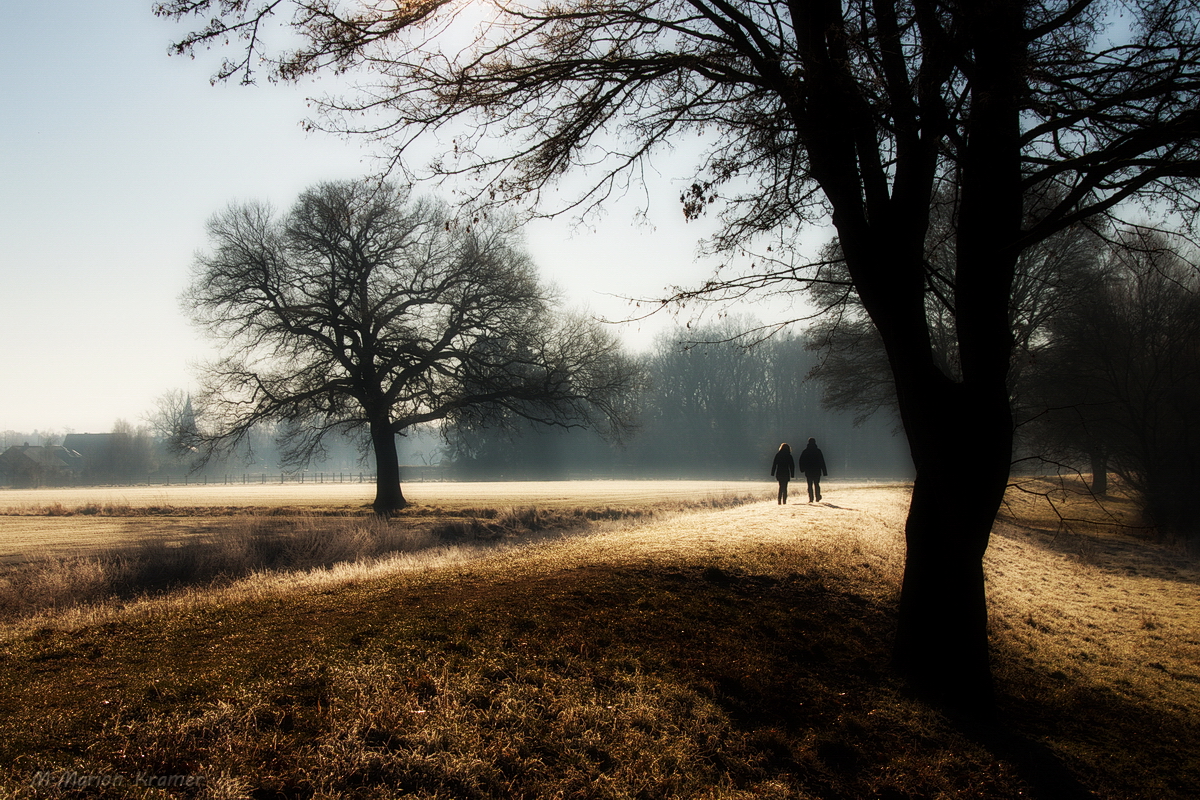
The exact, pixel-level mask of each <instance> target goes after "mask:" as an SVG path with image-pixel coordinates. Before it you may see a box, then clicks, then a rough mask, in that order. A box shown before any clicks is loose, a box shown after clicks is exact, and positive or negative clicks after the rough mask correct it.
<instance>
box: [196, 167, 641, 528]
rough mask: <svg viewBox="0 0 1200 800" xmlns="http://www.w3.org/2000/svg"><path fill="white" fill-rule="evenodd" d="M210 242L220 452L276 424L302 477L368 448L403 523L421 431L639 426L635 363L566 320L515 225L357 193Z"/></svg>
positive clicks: (214, 438)
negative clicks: (329, 445) (325, 450)
mask: <svg viewBox="0 0 1200 800" xmlns="http://www.w3.org/2000/svg"><path fill="white" fill-rule="evenodd" d="M208 231H209V237H210V239H211V249H210V250H209V251H208V252H205V253H201V254H200V255H198V256H197V260H196V268H195V277H194V281H193V283H192V285H191V287H190V288H189V289H188V291H187V292H186V293H185V296H184V304H185V306H186V308H187V309H188V311H189V313H190V314H191V315H192V317H193V319H194V320H195V321H196V322H197V323H198V324H200V325H201V326H202V327H203V328H204V329H206V330H207V331H208V332H209V333H210V334H211V335H212V336H213V337H214V338H216V339H217V340H219V341H220V342H222V344H223V348H224V351H225V352H224V357H223V358H222V359H220V360H219V361H217V362H215V363H212V364H210V365H208V366H207V367H206V369H205V371H204V373H203V378H202V380H203V383H204V387H205V388H204V391H203V393H202V394H201V397H200V406H201V414H202V419H203V420H204V422H205V425H204V426H203V427H202V428H201V429H200V430H199V431H197V435H198V436H199V437H200V439H201V440H202V443H203V444H204V445H206V447H207V452H209V453H211V452H214V451H215V450H216V449H218V448H225V449H229V448H232V447H234V446H236V445H237V444H238V443H239V442H241V441H243V440H245V438H246V437H247V436H248V435H249V434H250V432H251V431H252V430H253V429H254V428H255V426H256V425H258V424H260V423H263V422H268V421H275V422H282V423H285V424H283V425H281V426H280V430H281V431H282V432H283V436H284V439H285V448H284V451H283V453H284V457H285V460H286V461H289V462H291V463H294V464H303V463H305V462H307V461H308V460H309V459H310V458H311V457H312V455H313V454H314V453H315V452H316V451H318V450H319V449H320V447H321V442H322V440H323V439H324V437H325V436H326V435H327V434H329V433H331V432H333V431H341V432H344V433H351V434H356V433H359V432H364V431H365V432H366V433H367V435H369V443H370V447H371V449H372V451H373V452H374V454H375V466H376V472H377V486H376V496H375V503H374V508H375V511H376V513H378V514H380V515H387V514H389V513H391V512H393V511H396V510H397V509H399V508H402V507H403V506H404V505H405V500H404V495H403V492H402V491H401V488H400V468H399V462H398V457H397V449H396V436H397V435H399V434H403V433H404V432H405V431H407V430H408V429H409V428H411V427H412V426H414V425H419V424H422V423H431V422H435V421H438V420H447V419H450V420H453V419H455V418H465V417H469V418H470V419H472V420H473V421H475V422H477V423H480V424H488V423H493V424H503V423H504V422H505V420H507V419H510V418H512V417H514V416H515V417H518V418H521V419H527V420H533V421H535V422H541V423H546V424H551V425H561V426H575V425H607V426H612V427H615V428H619V427H620V426H622V425H623V424H624V412H623V397H624V396H625V394H626V393H627V392H628V391H629V390H630V389H631V387H632V386H633V385H634V383H635V381H636V370H635V369H634V367H633V365H632V362H631V361H629V360H628V359H627V358H625V356H624V355H623V354H622V351H621V350H620V347H619V344H618V342H617V341H616V340H615V339H614V337H612V336H611V335H610V334H609V333H608V332H606V331H603V330H601V329H600V328H599V325H598V323H593V322H591V321H589V320H585V319H582V318H580V317H577V316H571V315H568V314H564V313H562V312H560V311H559V310H558V309H557V308H556V305H555V303H554V298H553V295H552V294H551V293H550V292H549V291H548V290H547V289H546V287H544V286H543V285H542V284H541V283H540V281H539V280H538V278H537V274H536V272H535V270H534V267H533V264H532V263H531V262H530V260H529V258H528V257H527V256H526V255H525V254H524V252H523V251H522V250H521V249H520V248H519V247H518V246H517V242H516V241H515V237H514V234H512V233H511V232H510V231H508V230H506V229H505V228H504V227H503V226H500V225H495V224H491V223H489V222H488V221H487V220H485V219H476V220H474V221H473V222H472V223H471V224H470V225H459V224H456V223H455V222H454V220H453V218H452V217H451V216H450V215H449V213H448V210H447V208H445V207H444V206H442V205H439V204H437V203H433V202H430V201H423V200H415V199H412V198H411V197H410V196H409V190H408V189H407V188H404V187H398V186H393V185H389V184H382V185H380V184H379V183H376V182H373V181H357V182H351V181H346V182H337V183H327V184H322V185H320V186H317V187H315V188H313V189H310V190H308V191H305V192H303V193H302V194H301V195H300V198H299V199H298V200H297V201H296V204H295V206H294V207H293V208H292V210H291V211H290V212H289V213H287V214H285V215H277V214H275V213H273V212H272V211H271V209H270V208H268V207H266V206H263V205H260V204H246V205H237V206H231V207H230V208H229V209H227V210H226V211H225V212H223V213H221V214H218V215H216V216H214V217H213V218H212V220H211V221H210V222H209V226H208Z"/></svg>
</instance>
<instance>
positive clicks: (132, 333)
mask: <svg viewBox="0 0 1200 800" xmlns="http://www.w3.org/2000/svg"><path fill="white" fill-rule="evenodd" d="M150 9H151V2H150V0H58V1H57V2H54V3H42V2H35V1H34V0H25V1H24V2H22V0H5V2H3V3H2V4H0V77H2V85H0V108H2V109H3V111H2V114H3V117H2V120H3V128H2V131H3V132H2V134H0V137H2V138H0V175H3V191H2V192H0V298H2V300H3V301H2V305H0V376H2V379H3V387H4V388H3V391H2V392H0V431H4V430H17V431H32V430H34V429H37V430H42V431H45V430H52V431H58V432H65V431H77V432H98V431H106V430H109V429H110V428H111V427H112V424H113V422H114V421H115V420H116V419H118V418H122V419H126V420H129V421H130V422H134V423H135V424H136V423H138V421H139V420H140V418H141V417H142V415H144V414H145V413H147V412H148V411H149V410H150V409H151V408H152V406H153V402H154V399H155V398H156V397H158V396H159V395H161V394H162V393H163V392H165V391H167V390H171V389H176V388H182V389H189V388H191V385H192V377H191V376H192V370H191V364H192V363H193V362H195V361H197V360H199V359H203V358H205V357H207V356H209V355H211V354H212V352H213V349H212V346H211V344H210V343H208V342H206V341H203V340H200V339H198V337H197V334H196V333H195V331H193V330H192V329H191V328H190V326H189V325H188V323H187V322H186V320H185V318H184V317H183V315H182V313H181V311H180V309H179V305H178V301H177V297H178V295H179V293H180V291H182V289H183V288H184V285H185V283H186V281H187V278H188V269H189V267H190V264H191V261H192V257H193V254H194V253H195V252H196V250H197V249H200V248H203V247H204V246H205V237H204V222H205V220H206V219H207V218H208V217H209V216H210V215H211V214H213V213H214V212H216V211H218V210H220V209H222V208H224V207H225V206H226V205H227V204H228V203H229V202H231V201H236V200H249V199H265V200H269V201H271V202H272V203H273V204H274V205H276V206H277V207H282V208H286V207H287V206H289V205H290V204H291V202H292V200H293V199H294V198H295V196H296V194H297V193H298V192H299V191H300V190H302V189H303V188H305V187H306V186H309V185H311V184H313V183H316V182H318V181H321V180H326V179H333V178H349V177H356V176H358V175H362V174H365V173H367V172H369V171H370V170H371V169H372V166H373V165H372V163H371V161H370V159H369V158H368V154H367V152H366V151H365V150H363V149H362V147H361V146H360V145H359V144H358V143H355V142H346V141H344V140H341V139H337V138H334V137H330V136H326V135H322V134H306V133H304V132H303V131H302V130H301V128H300V124H299V123H300V121H301V120H302V119H303V118H304V117H305V116H306V114H307V113H308V112H307V109H306V105H305V98H306V96H308V95H311V94H320V93H322V90H320V89H314V88H313V87H290V86H272V85H270V84H266V83H264V84H263V85H261V86H256V87H241V86H236V85H228V86H215V87H214V86H210V84H209V81H208V78H209V75H210V74H211V72H212V67H213V65H214V64H215V63H216V61H217V59H218V56H216V55H215V54H209V55H208V56H202V57H201V58H199V59H197V60H194V61H193V60H190V59H187V58H180V57H170V56H168V55H167V48H168V45H169V44H170V42H171V41H172V40H173V38H176V37H178V36H179V34H180V33H181V30H182V29H181V28H180V27H178V26H176V25H175V24H173V23H171V22H167V21H163V20H159V19H156V18H155V17H154V16H153V15H152V14H151V11H150ZM678 195H679V188H678V186H677V185H674V184H672V183H670V182H669V181H664V184H663V186H662V187H659V188H658V189H656V190H655V192H654V193H652V194H651V197H650V204H651V208H650V216H649V224H642V225H636V224H635V223H634V221H633V218H632V208H616V209H613V210H611V211H610V212H609V213H607V214H606V215H605V216H604V218H603V219H601V220H599V221H597V222H596V224H595V225H593V226H590V227H589V228H588V229H586V230H580V229H575V228H571V227H569V226H568V225H567V224H565V223H557V222H554V223H538V224H537V225H536V226H533V227H531V228H530V230H529V243H530V248H531V250H532V251H533V253H534V255H535V258H536V259H537V261H538V264H539V266H540V267H541V270H542V273H543V275H544V276H545V277H546V278H548V279H549V280H552V281H554V282H555V283H557V284H559V285H560V286H561V287H562V289H563V290H564V291H565V293H566V295H567V297H568V300H569V302H570V303H571V304H572V305H574V306H584V307H587V308H588V309H590V310H591V311H592V312H594V313H596V314H598V315H605V316H621V315H622V314H624V313H625V312H626V310H627V306H626V304H625V303H623V302H621V301H616V300H612V299H610V298H608V297H607V296H606V295H607V294H621V295H631V296H644V295H655V294H657V293H658V292H660V291H661V290H662V288H663V287H664V286H666V285H668V284H673V283H681V282H683V283H686V282H695V281H698V280H700V279H702V278H703V277H706V276H707V275H708V274H709V273H710V272H711V266H705V265H702V264H697V263H696V262H695V261H694V259H693V257H692V256H693V251H694V246H695V239H696V237H697V236H698V235H699V233H700V231H699V229H698V228H696V227H694V226H685V225H684V224H683V223H682V215H681V213H680V211H679V208H678V205H677V197H678ZM664 325H665V321H658V320H655V321H652V322H650V323H645V324H642V325H640V326H639V325H630V326H623V327H622V328H621V331H622V335H624V336H626V340H627V341H628V342H629V343H630V345H631V346H632V347H634V348H636V349H644V348H646V347H648V346H649V344H650V342H651V341H652V335H653V333H654V332H655V331H657V330H659V329H661V328H662V327H663V326H664Z"/></svg>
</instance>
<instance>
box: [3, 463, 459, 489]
mask: <svg viewBox="0 0 1200 800" xmlns="http://www.w3.org/2000/svg"><path fill="white" fill-rule="evenodd" d="M448 472H449V470H448V469H447V468H445V467H441V466H432V467H428V466H424V465H411V466H401V467H400V480H401V481H404V482H407V483H421V482H429V481H445V480H448V479H449V478H448ZM7 477H8V476H2V475H0V487H3V486H10V485H11V488H28V489H33V488H41V487H47V488H48V487H54V486H235V485H237V486H241V485H245V486H248V485H251V484H260V485H265V484H269V483H270V484H304V483H312V484H322V483H366V484H373V483H375V473H374V472H361V471H360V472H354V471H346V470H341V471H331V470H325V471H308V470H305V471H303V472H292V473H288V472H243V473H240V474H239V473H221V474H214V473H203V474H199V475H193V474H190V473H180V474H175V475H172V474H170V473H158V472H156V473H152V474H150V475H147V476H146V477H145V478H138V479H133V478H127V479H124V480H110V481H105V482H103V483H101V482H93V481H87V480H84V479H83V478H82V476H79V475H57V476H51V477H45V478H43V479H42V480H39V481H12V482H11V484H10V482H9V481H8V480H5V478H7Z"/></svg>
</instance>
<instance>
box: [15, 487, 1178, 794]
mask: <svg viewBox="0 0 1200 800" xmlns="http://www.w3.org/2000/svg"><path fill="white" fill-rule="evenodd" d="M334 486H335V488H336V489H337V490H338V491H339V492H340V491H343V490H345V489H348V488H351V487H345V486H338V485H334ZM211 488H213V489H214V490H218V489H220V488H221V487H211ZM241 488H242V487H237V490H238V491H240V490H241ZM246 488H247V489H254V488H258V487H246ZM269 488H270V487H269ZM274 488H275V489H279V488H280V487H274ZM284 488H286V489H288V491H289V492H291V490H292V489H293V487H291V486H288V487H284ZM307 488H310V489H311V488H312V487H307ZM192 489H193V490H195V489H196V487H192ZM358 489H359V494H358V495H353V494H352V493H350V492H346V493H345V494H338V495H336V496H327V495H324V494H322V495H320V499H319V500H311V501H306V500H305V499H304V497H303V495H300V494H288V495H287V496H284V495H271V496H268V495H266V494H254V495H251V494H244V495H239V494H238V493H237V491H233V487H230V491H229V492H228V493H227V494H225V495H221V494H219V493H218V492H217V491H214V492H213V493H212V494H211V495H208V496H207V498H206V499H207V502H206V500H205V499H204V495H203V494H202V493H199V492H194V493H190V494H179V495H173V496H170V497H164V496H163V495H162V493H161V489H158V494H154V495H151V494H147V495H145V496H135V495H132V494H130V493H128V492H126V493H125V494H121V495H113V496H112V497H101V496H99V495H96V494H93V495H88V496H84V495H79V496H78V497H74V496H73V497H70V498H66V499H62V498H59V497H56V498H55V500H54V501H53V502H56V503H61V508H53V507H52V506H51V505H50V504H47V503H43V502H41V501H40V500H38V499H37V498H36V497H34V498H33V499H29V498H21V499H20V500H19V501H14V500H13V498H16V497H17V494H16V493H7V492H6V493H3V494H0V531H4V534H3V536H0V541H2V542H3V546H4V548H6V549H5V551H4V552H5V553H6V554H7V556H6V558H7V567H6V568H5V569H6V570H7V571H6V572H0V576H3V577H2V578H0V583H3V582H7V584H6V585H7V586H8V587H9V590H10V591H9V592H8V595H7V596H8V597H10V600H9V601H8V602H7V605H3V606H0V608H2V609H3V611H4V614H5V616H4V618H3V633H2V635H0V797H24V796H32V797H58V796H77V795H78V794H80V793H81V791H82V792H84V793H86V794H88V795H89V796H101V797H131V796H136V797H168V796H170V797H179V796H186V797H211V798H243V797H245V798H259V797H288V798H298V797H398V796H405V797H414V798H508V797H527V798H541V797H564V798H566V797H589V798H590V797H595V798H619V797H644V798H668V797H679V798H697V797H703V798H739V799H742V798H744V799H746V800H749V798H762V797H766V798H772V797H776V798H826V797H839V798H927V797H940V798H980V797H985V798H1015V797H1035V798H1053V799H1054V800H1057V799H1058V798H1069V797H1098V798H1129V799H1130V800H1132V799H1133V798H1180V799H1182V798H1189V797H1195V796H1198V795H1200V755H1198V753H1200V747H1198V745H1200V723H1198V722H1197V720H1198V719H1200V570H1197V568H1196V565H1195V563H1194V562H1191V561H1189V560H1187V559H1186V558H1185V557H1184V556H1182V555H1181V554H1179V553H1177V552H1175V551H1173V550H1170V549H1168V548H1163V547H1161V546H1158V545H1155V544H1153V543H1150V542H1148V541H1146V540H1145V539H1144V538H1143V535H1144V533H1145V532H1144V531H1142V530H1141V529H1139V528H1137V527H1136V525H1137V520H1136V517H1135V515H1134V514H1133V513H1132V511H1131V506H1130V504H1129V503H1128V502H1127V501H1124V500H1122V499H1121V498H1119V497H1115V498H1111V499H1108V500H1106V501H1105V503H1104V504H1103V505H1100V504H1097V503H1096V502H1094V501H1093V500H1092V499H1091V498H1090V497H1089V496H1087V495H1086V494H1083V493H1081V492H1079V491H1078V487H1077V486H1075V485H1073V484H1072V485H1064V484H1056V483H1054V482H1050V481H1030V482H1028V483H1027V484H1026V485H1025V487H1024V489H1020V488H1017V489H1013V490H1011V491H1010V496H1009V503H1008V504H1007V505H1006V507H1005V509H1004V512H1003V514H1002V517H1001V519H1000V521H999V522H998V523H997V525H996V528H995V531H994V535H993V541H992V545H991V548H990V550H989V555H988V558H987V563H986V567H987V571H988V582H989V596H990V600H991V609H992V614H991V629H992V639H993V658H994V664H995V671H996V676H997V683H998V691H999V704H1000V710H1001V714H1002V718H1003V720H1004V722H1005V726H1004V727H1003V728H1002V729H992V728H986V729H985V728H980V727H978V726H972V725H969V724H963V723H961V722H955V721H953V720H950V719H947V718H946V717H944V716H942V715H941V714H939V713H938V712H937V711H936V710H933V709H930V708H927V707H925V706H923V705H921V704H919V703H917V702H915V701H913V700H912V699H910V698H909V697H907V696H906V694H905V693H904V691H903V687H902V686H900V685H898V684H897V683H896V682H895V680H894V679H893V678H892V677H891V676H890V674H889V671H888V665H887V660H888V648H889V641H890V636H891V633H892V629H893V627H894V624H895V606H896V601H897V597H898V591H899V583H900V576H901V573H902V569H903V532H902V529H903V520H904V515H905V511H906V503H907V497H908V489H907V487H906V486H903V485H861V484H860V485H847V484H838V483H831V484H830V485H829V486H828V488H827V491H826V495H827V496H826V502H824V503H821V504H816V505H809V504H805V503H795V502H793V503H792V504H791V505H787V506H779V505H776V503H775V502H774V500H773V499H768V498H773V495H774V492H773V485H767V484H747V483H733V484H694V483H682V482H680V483H659V482H597V483H594V484H593V483H574V482H572V483H567V482H563V483H557V484H507V485H506V484H413V485H411V486H406V487H405V491H406V495H407V496H408V497H409V499H410V501H413V503H414V506H413V507H412V508H410V509H408V510H406V511H405V512H404V513H403V514H402V515H400V516H399V517H397V518H396V519H393V520H391V521H390V522H388V523H380V522H378V521H374V520H372V519H371V518H370V517H369V515H367V514H365V512H364V509H363V508H362V506H363V504H364V503H369V501H370V491H369V489H370V487H358ZM426 490H429V493H428V494H426V493H425V492H426ZM84 491H86V490H84ZM1030 491H1035V492H1037V493H1036V494H1031V493H1030ZM135 498H137V499H135ZM1048 501H1053V504H1054V505H1053V506H1051V505H1050V504H1049V502H1048ZM139 503H140V505H139ZM93 506H98V507H99V510H95V509H93V508H92V507H93ZM105 506H108V508H107V510H106V509H105ZM5 508H7V509H9V511H8V515H3V510H4V509H5ZM38 509H41V510H38ZM80 509H85V510H83V511H80ZM180 509H185V510H184V511H180ZM204 509H207V511H205V510H204ZM80 520H82V521H86V522H88V523H96V526H97V527H96V528H95V529H94V530H91V531H90V533H88V534H86V535H85V534H84V533H78V534H77V535H78V537H79V538H78V544H79V546H80V547H82V548H83V549H84V550H85V551H86V552H84V553H81V554H79V555H78V556H69V555H68V552H69V541H70V539H71V536H72V533H71V528H70V527H69V524H70V523H71V522H72V521H80ZM214 520H216V521H217V522H216V523H214V522H213V521H214ZM23 521H32V522H31V523H30V524H36V523H42V524H43V525H44V526H46V527H44V528H43V529H42V533H41V534H40V535H41V536H42V538H43V540H46V539H53V540H54V541H55V542H57V543H58V544H57V545H55V548H54V549H53V552H49V551H45V550H43V551H40V555H38V556H37V557H36V558H34V557H33V556H32V555H30V553H28V552H25V553H24V554H22V548H24V547H26V545H27V544H28V543H29V542H31V541H32V540H31V539H29V538H25V539H22V538H21V537H22V536H26V537H28V536H29V534H28V533H27V532H26V533H22V532H21V531H20V530H19V525H15V526H14V527H9V525H10V523H21V522H23ZM130 521H137V522H138V524H139V525H140V524H143V523H144V527H141V528H137V529H136V530H135V529H133V528H128V527H122V526H124V525H125V524H126V523H128V522H130ZM58 523H62V524H63V525H65V526H67V527H63V528H54V525H55V524H58ZM218 523H221V524H225V523H228V524H227V526H226V527H223V528H220V527H218V528H205V527H204V526H205V525H213V524H218ZM105 524H107V525H108V526H109V528H108V534H107V537H108V538H107V541H108V543H109V544H111V546H112V549H113V551H114V553H115V555H113V554H110V556H109V557H106V556H105V555H104V553H105V548H104V546H103V545H104V543H105V536H106V535H105V534H103V533H102V532H101V531H102V530H103V526H104V525H105ZM189 526H191V527H189ZM30 530H33V529H30ZM156 530H157V531H159V534H157V535H158V536H160V538H161V539H162V540H163V541H160V542H157V543H155V542H154V541H151V542H150V543H147V541H146V537H150V538H151V539H153V538H154V536H155V535H156V534H155V531H156ZM223 538H233V539H237V540H238V541H239V542H240V544H238V546H237V547H235V548H227V549H226V550H222V551H221V553H222V556H221V557H222V558H224V559H225V560H224V561H221V560H220V559H217V558H216V556H215V555H214V553H215V552H216V549H219V548H220V547H223V546H224V545H222V544H221V540H222V539H223ZM164 542H165V544H164ZM330 542H333V543H334V544H330ZM43 543H44V542H43ZM268 544H269V546H268ZM335 545H336V546H335ZM322 547H324V548H325V550H324V551H322V550H321V548H322ZM183 552H187V553H190V554H191V561H188V562H187V563H188V564H191V565H192V566H191V567H189V569H192V571H191V572H188V571H187V570H182V571H181V568H180V567H179V562H178V558H177V557H178V555H179V554H180V553H183ZM139 554H140V555H139ZM301 556H303V557H301ZM138 558H141V559H142V560H143V561H145V567H144V569H143V571H142V572H137V571H134V572H126V573H122V572H121V570H122V569H126V570H127V571H128V569H129V568H128V566H127V565H128V564H129V563H132V562H135V561H137V559H138ZM259 558H262V559H267V560H265V561H255V559H259ZM38 559H41V560H42V561H43V562H44V563H45V565H48V566H42V567H39V566H38V562H37V560H38ZM172 559H176V560H175V561H173V560H172ZM205 559H208V560H207V561H206V560H205ZM271 559H274V560H271ZM197 564H209V565H210V566H211V565H213V564H215V565H217V567H216V568H215V569H209V570H208V571H205V570H203V569H200V568H199V567H197V566H196V565H197ZM55 565H56V566H55ZM89 565H90V566H89ZM122 565H125V566H122ZM155 565H157V570H158V572H155ZM247 565H249V566H250V568H249V569H246V567H247ZM39 569H41V573H38V570H39ZM164 570H165V571H166V572H170V573H171V574H173V575H175V578H174V579H173V580H171V581H158V582H156V581H155V580H154V575H156V574H160V573H162V572H163V571H164ZM172 570H174V572H172ZM36 574H41V578H40V579H38V580H41V581H42V584H38V583H37V580H34V579H33V578H31V577H29V576H31V575H36ZM88 575H90V576H92V577H91V580H93V582H94V583H95V587H94V590H93V591H92V593H91V594H75V595H73V594H71V593H70V591H68V590H67V587H69V586H70V585H73V584H77V583H79V582H80V581H84V579H85V578H86V576H88ZM106 575H108V576H109V578H112V577H113V576H114V575H115V576H117V578H120V580H116V579H115V578H113V580H110V582H109V583H105V582H104V580H105V578H104V576H106ZM21 581H26V583H25V584H22V583H21ZM55 581H57V582H58V583H59V584H61V586H60V589H61V591H60V592H59V593H58V594H55V592H54V591H53V586H52V584H54V583H55ZM85 582H86V581H85ZM38 587H40V588H38ZM138 587H141V588H138ZM0 588H3V586H0ZM38 592H41V595H40V596H41V597H42V598H43V601H42V602H26V603H25V605H22V604H21V603H20V602H18V601H17V600H16V599H12V598H16V597H25V598H29V597H32V596H34V595H36V594H37V593H38Z"/></svg>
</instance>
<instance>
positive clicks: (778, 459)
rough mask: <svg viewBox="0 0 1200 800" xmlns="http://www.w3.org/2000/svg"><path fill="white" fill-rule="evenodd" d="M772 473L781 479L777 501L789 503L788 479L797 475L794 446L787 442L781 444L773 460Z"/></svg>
mask: <svg viewBox="0 0 1200 800" xmlns="http://www.w3.org/2000/svg"><path fill="white" fill-rule="evenodd" d="M771 474H772V475H774V476H775V480H777V481H779V496H778V497H777V498H776V499H775V502H776V503H778V504H779V505H783V504H785V503H787V494H788V492H787V486H788V481H790V480H791V479H792V478H794V477H795V476H796V462H795V460H794V459H793V458H792V448H791V447H790V446H789V445H788V443H787V442H784V443H783V444H781V445H779V452H777V453H776V454H775V460H774V461H772V462H771Z"/></svg>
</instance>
